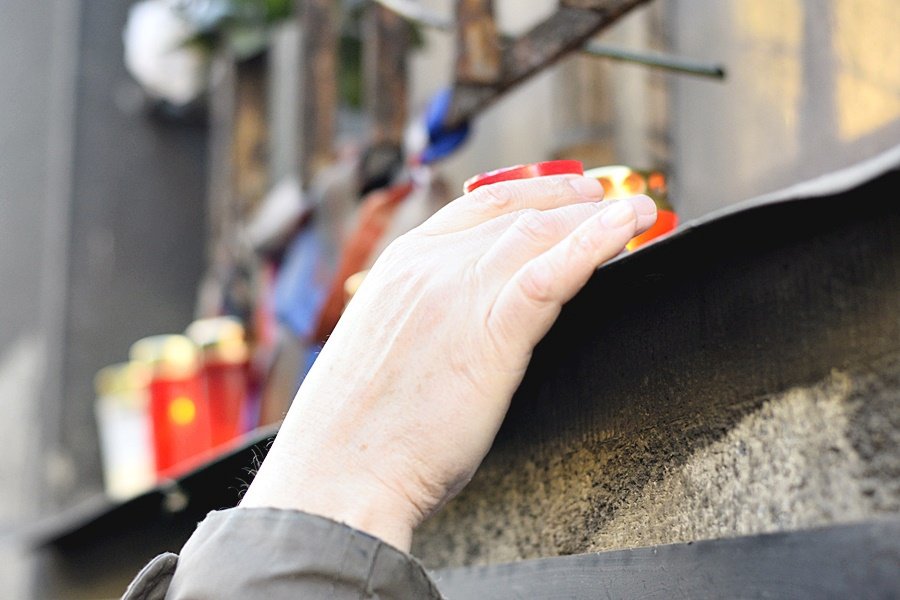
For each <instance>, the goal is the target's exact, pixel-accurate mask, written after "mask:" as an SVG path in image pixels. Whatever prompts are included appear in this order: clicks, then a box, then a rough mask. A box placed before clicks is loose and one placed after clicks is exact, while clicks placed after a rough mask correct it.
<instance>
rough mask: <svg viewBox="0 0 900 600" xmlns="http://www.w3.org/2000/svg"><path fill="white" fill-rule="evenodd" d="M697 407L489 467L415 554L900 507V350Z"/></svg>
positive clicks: (588, 542) (488, 555) (855, 515)
mask: <svg viewBox="0 0 900 600" xmlns="http://www.w3.org/2000/svg"><path fill="white" fill-rule="evenodd" d="M698 404H700V403H698ZM693 408H694V411H693V415H692V416H691V417H690V418H688V419H685V420H681V419H675V420H665V418H664V415H660V418H659V419H658V420H657V419H653V418H652V417H651V418H650V419H648V422H647V423H646V427H642V428H635V429H633V430H631V431H621V432H619V434H618V436H617V437H615V438H612V439H603V437H602V436H598V437H596V438H591V439H584V440H570V441H569V442H568V443H565V442H561V443H560V444H559V445H558V446H555V447H546V446H545V447H542V448H540V449H539V451H536V452H534V453H533V454H530V455H527V454H526V455H522V456H520V457H517V459H515V460H513V461H512V462H507V461H497V462H495V463H490V462H489V463H487V464H486V465H485V466H484V468H483V469H482V470H481V471H480V472H479V473H478V475H477V477H476V479H475V480H474V481H473V482H472V485H471V486H470V487H469V488H467V489H466V491H464V492H463V495H462V496H461V497H460V498H458V499H457V500H455V501H454V502H453V503H451V504H450V505H449V506H447V507H446V508H445V509H444V511H443V512H442V513H441V514H440V516H439V517H437V518H436V519H434V520H432V521H431V522H430V523H429V524H428V525H426V526H425V528H424V529H423V530H422V531H421V532H420V533H419V537H418V539H417V543H416V546H415V548H414V550H413V551H414V553H415V554H416V555H417V556H421V557H423V558H424V560H425V561H426V563H427V564H428V565H429V566H432V567H444V566H458V565H465V564H482V563H504V562H512V561H515V560H521V559H527V558H538V557H545V556H559V555H564V554H573V553H581V552H598V551H603V550H613V549H620V548H629V547H635V546H647V545H655V544H665V543H674V542H686V541H694V540H702V539H712V538H720V537H729V536H736V535H748V534H755V533H763V532H771V531H783V530H792V529H799V528H805V527H813V526H818V525H826V524H833V523H841V522H848V521H854V520H859V519H864V518H867V517H873V516H877V515H879V514H896V513H897V512H900V355H894V356H891V357H887V358H885V359H883V360H881V361H879V362H877V363H876V364H874V365H872V367H871V368H868V369H860V370H853V371H835V372H834V373H833V374H832V375H830V376H829V377H827V378H826V379H824V380H823V381H821V382H819V383H818V384H816V385H812V386H808V387H798V388H793V389H790V390H787V391H785V392H782V393H778V394H772V395H771V396H766V397H760V398H754V399H749V400H746V401H743V402H739V403H735V404H730V403H723V404H717V405H707V406H702V405H698V406H694V407H693Z"/></svg>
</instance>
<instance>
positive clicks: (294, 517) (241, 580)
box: [166, 508, 441, 600]
mask: <svg viewBox="0 0 900 600" xmlns="http://www.w3.org/2000/svg"><path fill="white" fill-rule="evenodd" d="M367 597H376V598H381V599H384V600H392V599H397V600H400V599H407V598H423V599H426V600H427V599H439V598H440V597H441V596H440V593H439V592H438V590H437V588H436V587H435V586H434V583H433V582H432V581H431V579H429V577H428V575H427V574H426V573H425V569H424V568H423V567H422V565H421V564H420V563H419V562H418V561H416V560H415V559H414V558H413V557H412V556H410V555H408V554H406V553H404V552H401V551H400V550H398V549H396V548H394V547H393V546H390V545H388V544H386V543H385V542H383V541H381V540H380V539H378V538H375V537H373V536H371V535H368V534H366V533H364V532H361V531H358V530H356V529H353V528H351V527H348V526H347V525H344V524H341V523H337V522H335V521H332V520H330V519H327V518H325V517H320V516H317V515H311V514H308V513H304V512H300V511H294V510H284V509H275V508H233V509H229V510H223V511H218V512H212V513H209V515H207V517H206V519H205V520H204V521H203V522H202V523H200V525H199V527H197V530H196V531H195V532H194V534H193V535H192V536H191V538H190V539H189V540H188V542H187V544H185V546H184V548H183V549H182V552H181V556H180V558H179V559H178V565H177V568H176V569H175V575H174V577H173V579H172V582H171V584H170V586H169V590H168V594H167V595H166V598H250V599H252V598H264V599H266V600H275V599H279V598H292V599H293V598H367Z"/></svg>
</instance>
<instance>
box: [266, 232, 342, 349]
mask: <svg viewBox="0 0 900 600" xmlns="http://www.w3.org/2000/svg"><path fill="white" fill-rule="evenodd" d="M329 262H330V261H329V256H328V253H326V252H325V247H324V240H323V239H322V234H321V233H320V232H319V231H318V230H317V228H316V227H315V226H312V224H310V225H308V226H307V227H305V228H304V229H303V230H302V231H301V232H300V233H298V234H297V236H296V237H295V238H294V239H293V240H292V241H291V243H290V245H289V246H288V249H287V252H286V253H285V257H284V261H283V262H282V264H281V269H280V270H279V271H278V277H277V280H276V282H275V316H276V317H277V319H278V321H279V322H281V323H283V324H284V325H285V326H287V327H288V328H289V329H290V330H291V332H293V333H294V335H296V336H297V337H299V338H301V339H304V340H308V339H310V338H311V337H312V336H313V334H315V331H316V324H317V321H318V318H319V313H320V312H321V310H322V305H323V304H324V303H325V297H326V295H327V294H328V286H329V285H330V284H331V274H332V272H333V266H332V265H331V264H329Z"/></svg>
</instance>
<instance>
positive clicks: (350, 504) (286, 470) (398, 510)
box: [240, 442, 421, 552]
mask: <svg viewBox="0 0 900 600" xmlns="http://www.w3.org/2000/svg"><path fill="white" fill-rule="evenodd" d="M276 446H277V442H276ZM329 462H330V461H327V462H318V463H317V466H316V467H313V468H310V466H309V465H307V464H303V463H302V462H300V461H298V460H295V459H294V455H291V454H289V455H287V456H286V455H284V454H282V453H281V452H279V449H278V448H276V447H273V448H272V451H271V452H270V453H269V456H268V457H267V458H266V460H265V461H264V463H263V465H262V466H261V467H260V470H259V473H258V474H257V476H256V478H255V479H254V480H253V483H252V484H251V485H250V488H249V489H248V490H247V493H246V494H245V496H244V498H243V499H242V501H241V504H240V505H241V507H243V508H261V507H269V508H281V509H291V510H299V511H303V512H306V513H310V514H314V515H319V516H322V517H326V518H329V519H331V520H333V521H337V522H340V523H344V524H346V525H348V526H350V527H353V528H354V529H357V530H359V531H362V532H364V533H367V534H369V535H372V536H374V537H377V538H379V539H381V540H383V541H384V542H386V543H388V544H390V545H391V546H394V547H395V548H397V549H399V550H402V551H403V552H409V549H410V546H411V544H412V533H413V529H414V528H415V527H416V526H417V525H418V523H419V521H420V520H421V519H420V516H419V515H418V514H417V511H416V510H415V508H414V507H413V506H412V505H411V503H409V502H408V501H407V500H406V499H405V498H403V497H402V496H401V495H400V494H398V493H396V492H394V491H392V490H390V489H389V488H387V487H386V486H384V485H382V484H381V482H378V481H375V480H373V478H371V477H368V476H366V475H365V474H360V473H355V472H354V471H353V470H352V469H349V468H340V467H332V466H329Z"/></svg>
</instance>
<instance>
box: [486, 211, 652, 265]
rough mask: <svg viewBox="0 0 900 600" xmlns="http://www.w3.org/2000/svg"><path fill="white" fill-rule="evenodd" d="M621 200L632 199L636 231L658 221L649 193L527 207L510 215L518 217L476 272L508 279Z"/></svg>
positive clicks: (509, 225) (489, 250)
mask: <svg viewBox="0 0 900 600" xmlns="http://www.w3.org/2000/svg"><path fill="white" fill-rule="evenodd" d="M617 202H628V203H630V204H631V205H632V207H633V208H634V212H635V216H636V221H637V222H636V225H635V229H636V234H637V233H641V232H643V231H645V230H646V229H648V228H649V227H650V226H651V225H653V223H654V222H655V221H656V205H655V204H654V202H653V200H651V199H650V198H648V197H646V196H635V197H634V198H627V199H623V200H616V201H605V202H586V203H581V204H572V205H569V206H563V207H561V208H554V209H550V210H545V211H539V210H536V209H525V210H524V211H519V212H518V213H512V214H510V215H508V216H509V217H510V218H512V219H514V220H513V221H512V223H511V224H509V223H507V224H506V226H505V227H504V229H505V230H504V231H503V233H502V234H500V236H499V238H498V239H497V241H496V242H495V243H494V244H493V245H492V246H491V247H490V248H489V249H488V250H487V251H486V252H485V254H484V255H483V256H482V257H481V258H480V259H479V261H478V263H477V265H476V272H477V273H478V274H479V275H481V276H483V277H484V278H485V279H491V278H493V279H495V280H498V281H504V282H505V281H506V280H508V279H509V278H510V277H512V275H513V274H514V273H515V272H516V271H518V270H519V268H521V267H522V265H524V264H525V263H527V262H528V261H530V260H532V259H533V258H535V257H537V256H538V255H540V254H543V253H544V252H546V251H547V250H549V249H550V248H552V247H553V246H555V245H556V244H557V243H559V242H560V241H561V240H562V239H564V238H565V237H566V236H568V235H569V234H571V233H572V232H573V231H575V229H576V228H578V227H579V226H580V225H581V224H582V223H584V222H585V221H587V220H588V219H590V218H592V217H594V216H595V215H597V214H599V213H600V212H603V211H607V210H610V209H611V208H612V207H613V206H614V205H615V204H616V203H617ZM500 220H501V219H496V221H500Z"/></svg>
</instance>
